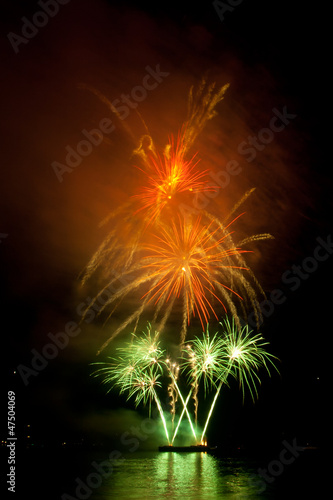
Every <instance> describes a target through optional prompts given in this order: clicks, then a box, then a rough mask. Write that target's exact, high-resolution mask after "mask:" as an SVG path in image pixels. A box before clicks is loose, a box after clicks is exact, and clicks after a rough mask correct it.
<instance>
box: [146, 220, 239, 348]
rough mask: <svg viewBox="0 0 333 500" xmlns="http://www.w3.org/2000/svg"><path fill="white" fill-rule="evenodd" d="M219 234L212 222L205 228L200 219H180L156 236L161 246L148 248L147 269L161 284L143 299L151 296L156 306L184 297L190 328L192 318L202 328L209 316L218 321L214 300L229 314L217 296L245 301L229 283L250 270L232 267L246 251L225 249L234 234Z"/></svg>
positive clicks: (233, 247)
mask: <svg viewBox="0 0 333 500" xmlns="http://www.w3.org/2000/svg"><path fill="white" fill-rule="evenodd" d="M218 232H219V230H218V227H216V228H215V229H212V222H211V223H210V224H209V225H208V226H206V225H202V224H201V217H198V218H197V220H196V221H195V222H194V223H193V224H192V223H189V222H186V221H185V220H181V219H180V218H179V221H178V224H176V223H175V222H174V221H172V222H171V224H170V226H164V227H162V228H161V236H157V240H158V244H157V245H149V246H147V247H146V248H147V249H148V250H149V251H150V252H151V253H150V255H148V256H147V257H146V259H147V261H148V263H147V264H146V265H145V267H146V268H149V269H151V270H152V274H151V275H150V276H151V278H152V279H154V278H155V277H158V281H157V283H156V284H155V285H154V286H153V288H150V290H149V292H147V293H146V294H145V295H144V297H146V296H149V302H150V301H155V304H157V303H158V302H159V301H162V302H168V301H169V300H170V298H171V297H172V296H175V297H177V298H178V297H179V296H180V295H183V302H184V312H186V317H187V324H189V323H190V318H191V316H192V315H193V316H195V315H196V314H197V315H198V317H199V319H200V322H201V325H202V327H203V328H204V322H206V323H207V322H208V319H209V317H210V313H213V314H214V316H215V317H216V319H218V315H217V313H216V311H215V309H214V307H213V301H214V299H215V301H216V302H217V303H219V304H220V305H222V307H223V309H224V311H225V312H226V311H227V309H226V307H225V304H224V302H223V300H221V298H220V297H219V296H218V295H217V294H219V295H220V296H224V297H225V296H226V293H225V292H226V291H228V292H231V293H232V294H234V295H235V296H237V297H238V298H239V299H241V300H242V297H241V296H240V295H239V294H238V293H237V292H235V291H234V290H232V289H231V288H230V286H228V285H227V284H226V283H228V284H229V283H230V282H231V281H232V280H231V279H230V276H229V275H230V273H231V274H232V275H233V276H235V275H236V274H237V273H236V271H235V270H247V267H244V266H239V265H235V264H234V263H232V257H233V256H236V255H237V256H239V255H240V254H241V253H245V252H246V250H242V249H240V248H237V247H236V246H232V247H231V248H225V245H224V244H225V242H226V241H227V240H228V238H229V237H230V234H231V233H225V234H223V235H221V234H218ZM223 280H224V282H222V281H223ZM182 340H184V339H182Z"/></svg>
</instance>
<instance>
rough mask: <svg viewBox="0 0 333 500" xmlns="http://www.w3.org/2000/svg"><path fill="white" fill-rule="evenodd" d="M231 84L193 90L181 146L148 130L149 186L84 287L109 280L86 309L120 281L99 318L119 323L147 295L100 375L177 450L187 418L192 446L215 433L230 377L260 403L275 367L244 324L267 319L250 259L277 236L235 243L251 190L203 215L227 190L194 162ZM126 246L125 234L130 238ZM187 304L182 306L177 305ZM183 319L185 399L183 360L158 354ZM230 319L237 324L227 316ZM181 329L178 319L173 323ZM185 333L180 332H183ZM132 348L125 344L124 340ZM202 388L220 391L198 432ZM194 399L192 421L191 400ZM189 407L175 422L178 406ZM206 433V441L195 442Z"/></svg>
mask: <svg viewBox="0 0 333 500" xmlns="http://www.w3.org/2000/svg"><path fill="white" fill-rule="evenodd" d="M228 87H229V85H224V86H223V87H221V88H220V89H218V88H216V85H215V83H212V84H208V83H207V82H206V81H205V80H202V81H201V84H200V85H199V88H198V89H197V91H195V90H194V88H193V87H192V88H191V89H190V92H189V98H188V117H187V120H186V121H185V123H184V124H183V125H182V126H181V127H180V130H179V133H178V137H177V139H175V138H173V137H171V138H170V140H169V142H168V144H167V145H166V146H165V148H164V150H163V151H162V152H159V151H158V150H157V148H156V146H155V143H154V140H153V136H152V135H151V134H150V133H149V129H148V127H147V125H146V124H145V123H144V121H143V119H142V117H141V116H140V119H141V121H142V122H143V123H144V126H145V129H146V131H147V133H146V134H145V135H144V136H143V137H141V138H140V139H139V140H138V143H139V146H138V147H137V149H135V151H134V156H135V157H136V158H138V159H139V160H141V166H140V167H138V168H139V169H140V171H141V172H142V174H143V182H145V184H144V185H143V186H142V187H141V188H139V190H138V193H135V194H133V195H132V197H130V199H129V200H126V201H125V203H124V204H123V205H122V206H120V207H119V208H118V209H116V210H115V211H114V212H113V213H111V214H110V215H109V217H108V218H107V223H108V224H110V225H111V227H112V229H111V231H110V232H109V233H108V234H107V236H106V238H105V240H104V241H103V242H102V244H101V245H100V247H99V248H98V250H97V251H96V253H95V254H94V255H93V257H92V259H91V260H90V262H89V263H88V265H87V268H86V270H85V272H84V274H83V277H82V284H83V285H86V284H87V282H89V280H90V278H92V277H94V276H95V274H98V275H99V277H100V279H101V280H102V281H103V282H104V284H103V286H102V288H101V289H100V290H99V291H98V293H97V294H96V296H95V298H94V299H93V300H92V302H91V303H90V304H89V306H88V308H87V309H86V311H85V313H84V314H83V320H84V318H85V314H87V312H88V310H89V309H90V308H91V307H92V306H93V305H94V304H95V303H96V302H97V301H98V300H99V298H100V296H102V295H103V294H105V293H106V291H107V290H108V289H109V288H110V287H112V285H113V284H114V282H115V281H119V280H121V282H122V286H121V287H120V288H119V289H118V291H117V292H116V293H114V294H111V295H110V296H109V298H108V299H107V300H106V301H104V304H103V306H102V307H101V309H100V312H103V311H106V313H107V318H106V323H107V321H108V319H109V318H110V317H111V315H112V313H113V312H114V310H115V309H116V308H117V305H118V304H119V303H121V302H122V301H124V300H125V301H126V299H127V298H128V297H129V296H130V295H131V293H133V292H134V291H137V290H139V292H140V299H139V300H137V306H136V307H134V310H133V311H130V312H129V314H128V316H127V318H126V319H125V320H124V321H123V322H122V323H121V324H120V325H119V326H118V328H116V329H115V330H114V331H113V332H112V334H111V336H110V337H109V338H108V339H107V340H106V341H105V342H104V343H103V345H102V346H101V348H100V350H99V353H100V352H101V351H103V350H104V349H105V348H106V347H107V346H108V345H109V344H110V341H112V340H113V339H114V338H115V337H117V336H118V335H119V334H120V333H124V331H126V329H127V330H128V329H129V328H131V341H130V342H127V343H125V344H124V347H119V348H118V354H119V355H118V357H117V358H114V359H113V360H112V362H111V363H107V364H106V365H105V364H103V363H101V364H102V365H103V366H102V367H100V368H99V369H98V370H97V372H96V373H97V375H102V376H103V383H104V384H107V385H108V390H110V389H111V388H112V387H118V389H119V392H120V394H123V393H127V395H128V398H134V402H135V405H136V406H138V405H139V403H143V404H147V403H149V414H151V406H152V403H153V402H154V403H155V404H156V407H157V409H158V412H159V415H160V418H161V420H162V423H163V428H164V431H165V438H166V441H167V443H168V444H169V445H172V444H173V443H174V440H175V438H176V436H177V432H178V430H179V428H180V425H181V421H182V419H183V417H184V415H186V417H187V420H188V423H189V425H190V428H191V431H192V435H193V436H192V437H193V438H194V442H195V443H196V444H198V443H201V444H203V443H205V442H206V441H205V434H206V431H207V427H208V424H209V421H210V418H211V415H212V412H213V409H214V406H215V403H216V400H217V397H218V395H219V393H220V390H221V388H222V386H223V385H225V384H227V380H228V378H229V376H230V377H234V378H236V379H237V380H238V381H239V385H240V387H241V389H242V391H243V397H244V394H245V388H246V387H247V388H248V389H249V392H250V394H251V396H252V399H254V398H255V396H258V391H257V383H260V378H259V375H258V373H257V372H258V370H259V368H260V367H262V366H264V367H265V368H266V369H267V371H268V373H270V372H269V369H268V362H270V363H271V364H273V366H274V367H275V365H274V363H273V362H272V357H273V356H272V355H270V354H269V353H267V352H266V350H265V349H264V346H265V345H266V344H267V342H264V341H263V338H262V336H261V334H253V332H252V330H249V327H248V325H246V326H244V325H242V324H241V322H242V321H243V320H242V317H246V316H247V315H248V314H249V312H252V313H253V314H254V317H255V318H256V320H257V323H258V324H259V322H260V321H261V319H262V318H261V313H260V307H259V302H258V294H261V295H262V296H263V295H264V293H263V290H262V289H261V287H260V285H259V283H258V281H257V280H256V278H255V276H254V274H253V273H252V271H251V270H250V268H249V267H248V266H247V264H246V260H245V255H244V254H246V253H248V252H250V250H248V246H250V243H251V241H258V240H264V239H270V238H272V237H271V236H270V235H269V234H267V233H264V234H257V235H254V236H249V237H247V238H246V239H243V241H238V242H237V243H236V242H235V241H234V240H235V237H234V234H235V235H237V221H238V219H239V218H240V217H241V216H242V215H243V214H244V213H242V212H240V208H243V207H242V206H243V204H244V203H246V200H247V198H248V197H249V196H250V195H251V193H252V192H253V189H251V190H250V191H248V192H246V193H245V194H244V195H243V197H242V198H241V199H240V200H237V203H236V204H235V205H234V207H232V208H231V209H230V210H229V212H228V213H225V214H220V217H217V216H216V215H214V214H212V213H210V212H209V210H208V209H206V208H205V209H202V210H199V209H198V203H197V195H198V194H201V195H205V194H207V193H211V192H213V193H215V192H217V191H218V190H219V188H220V186H218V185H216V184H213V183H211V182H210V181H209V180H208V179H207V171H206V170H201V169H200V155H199V153H198V152H196V153H195V154H194V155H193V156H191V149H192V148H193V146H194V145H195V141H196V138H197V136H198V135H199V134H200V133H203V129H204V127H205V124H206V122H207V121H209V120H211V119H212V118H214V116H215V114H216V112H217V111H216V109H215V108H216V106H217V105H218V103H220V101H222V99H223V98H224V97H225V92H226V90H227V89H228ZM93 93H94V94H96V95H97V96H98V97H100V99H101V100H102V101H103V102H104V103H105V104H107V105H108V107H109V109H111V110H112V111H113V106H112V104H111V103H110V102H109V101H108V99H107V98H106V97H104V96H102V95H101V94H100V93H99V92H95V91H93ZM120 225H121V226H123V225H125V226H127V229H126V234H127V238H126V242H125V245H124V240H123V238H121V239H119V237H118V235H119V234H123V231H122V228H121V227H120ZM179 303H180V304H181V307H180V308H179ZM174 311H176V313H175V314H176V316H178V317H179V319H180V321H178V331H179V339H178V342H179V349H180V351H183V354H184V352H185V353H186V355H187V357H185V359H184V356H182V367H183V371H184V370H185V371H187V372H188V382H189V387H190V389H189V390H188V391H187V394H186V396H185V397H184V396H183V394H182V392H181V390H180V388H179V385H178V377H179V372H180V366H179V364H178V362H179V361H176V362H172V361H171V360H170V359H167V358H165V357H164V358H163V355H164V351H163V350H161V348H160V342H161V339H162V338H163V337H162V335H163V330H164V328H165V326H166V324H167V322H168V320H169V318H170V317H172V316H174ZM144 313H150V314H152V320H151V321H152V324H153V325H154V327H156V330H155V333H154V335H153V334H152V331H151V325H150V324H149V326H148V331H147V333H144V334H143V335H140V334H138V333H137V331H138V329H139V325H140V320H141V319H142V316H143V314H144ZM228 314H229V315H230V316H231V317H232V320H231V322H230V321H229V320H228V316H227V315H228ZM211 318H213V320H215V322H218V321H219V320H221V319H222V318H224V319H222V323H221V322H220V326H222V331H221V332H219V333H216V334H215V335H214V337H213V338H210V334H209V327H208V323H209V321H210V320H211ZM196 322H199V324H200V326H201V329H202V331H203V332H205V333H204V334H203V338H202V339H199V338H198V337H197V338H196V339H195V340H194V341H193V342H192V343H190V344H188V343H186V339H187V335H188V330H189V328H190V326H191V324H192V323H196ZM175 324H177V322H176V323H175ZM176 328H177V326H176ZM124 342H126V341H124ZM165 370H166V371H167V373H168V374H169V377H170V379H171V381H170V382H169V384H168V385H167V386H168V394H169V398H170V415H171V426H172V431H171V430H170V425H169V430H168V423H167V421H166V417H165V415H164V410H163V408H162V404H161V400H160V397H159V396H158V391H159V390H160V389H161V388H162V385H163V384H162V381H163V378H164V382H165V376H164V377H163V372H164V371H165ZM201 379H203V381H204V390H205V394H206V393H207V392H208V391H209V389H212V388H214V389H215V395H214V398H213V400H212V403H211V406H210V407H209V410H208V414H207V418H206V421H205V422H204V424H203V427H202V430H201V431H199V430H198V405H199V385H200V381H201ZM191 398H192V400H193V410H194V411H193V413H194V422H192V419H191V416H190V411H189V402H190V400H191ZM179 402H181V406H182V408H181V409H180V415H179V416H178V422H176V414H177V408H179ZM198 432H200V434H201V437H200V439H199V436H198V435H197V434H198Z"/></svg>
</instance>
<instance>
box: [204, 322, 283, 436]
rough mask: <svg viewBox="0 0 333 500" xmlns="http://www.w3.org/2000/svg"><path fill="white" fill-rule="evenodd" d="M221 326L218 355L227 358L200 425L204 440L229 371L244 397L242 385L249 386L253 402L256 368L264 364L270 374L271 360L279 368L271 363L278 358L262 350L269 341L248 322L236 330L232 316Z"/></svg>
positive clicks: (255, 395)
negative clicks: (205, 417)
mask: <svg viewBox="0 0 333 500" xmlns="http://www.w3.org/2000/svg"><path fill="white" fill-rule="evenodd" d="M220 325H221V326H222V328H223V330H224V335H223V337H222V340H223V344H222V346H221V356H222V358H224V360H227V367H226V368H225V369H224V370H222V371H221V372H220V375H219V377H218V378H219V385H218V387H217V390H216V393H215V396H214V399H213V402H212V405H211V407H210V410H209V413H208V416H207V419H206V422H205V425H204V428H203V432H202V436H201V441H202V440H203V439H204V436H205V432H206V430H207V427H208V423H209V421H210V418H211V415H212V413H213V409H214V406H215V403H216V401H217V398H218V395H219V393H220V391H221V388H222V386H223V384H224V383H226V381H227V378H228V376H229V374H231V375H232V376H233V377H234V378H236V379H238V381H239V385H240V388H241V389H242V393H243V400H244V397H245V388H248V390H249V392H250V394H251V397H252V400H253V401H254V400H255V397H258V390H257V383H259V384H260V378H259V376H258V373H257V372H258V370H259V368H261V367H264V368H265V369H266V371H267V372H268V374H269V376H270V371H269V367H268V363H270V364H271V365H272V367H273V368H274V369H275V370H277V371H278V369H277V367H276V366H275V364H274V362H273V359H277V358H276V357H275V356H273V355H272V354H270V353H268V352H267V351H266V350H265V348H264V346H266V345H268V342H264V339H263V337H262V336H261V334H253V331H252V330H250V329H249V326H248V325H246V326H244V327H243V328H242V329H241V330H239V329H238V326H237V325H236V323H235V321H234V319H233V320H232V322H231V323H230V321H229V320H228V319H227V318H226V319H225V320H224V321H223V322H221V323H220ZM224 366H225V362H224Z"/></svg>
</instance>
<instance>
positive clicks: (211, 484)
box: [96, 452, 260, 500]
mask: <svg viewBox="0 0 333 500" xmlns="http://www.w3.org/2000/svg"><path fill="white" fill-rule="evenodd" d="M253 474H255V468H254V467H251V466H250V465H249V463H247V462H245V461H241V460H234V459H218V458H216V457H214V456H212V455H209V454H207V453H168V452H165V453H163V452H162V453H152V454H150V455H149V454H142V455H138V456H136V454H133V455H129V456H127V457H126V459H125V460H124V461H123V463H122V464H120V465H119V466H117V467H115V468H114V471H113V474H112V475H111V476H110V477H109V478H108V479H107V481H106V484H105V487H104V488H102V490H103V491H101V490H100V491H99V494H98V495H96V498H99V499H103V500H104V499H105V500H106V499H107V500H110V499H111V498H117V499H119V500H120V499H127V500H130V499H140V500H142V499H166V498H170V499H183V500H189V499H191V500H192V499H193V500H194V499H195V500H200V499H202V500H206V499H207V500H208V499H215V498H216V499H220V498H228V499H239V498H258V497H259V496H260V495H258V488H257V485H256V482H255V481H253V479H252V475H253ZM96 493H97V492H96Z"/></svg>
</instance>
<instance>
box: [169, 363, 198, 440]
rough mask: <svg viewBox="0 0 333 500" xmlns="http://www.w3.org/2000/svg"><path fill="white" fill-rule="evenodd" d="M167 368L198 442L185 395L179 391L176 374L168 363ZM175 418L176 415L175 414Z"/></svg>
mask: <svg viewBox="0 0 333 500" xmlns="http://www.w3.org/2000/svg"><path fill="white" fill-rule="evenodd" d="M167 366H168V368H169V374H170V377H171V378H172V381H173V384H174V386H175V388H176V390H177V393H178V395H179V397H180V399H181V402H182V403H183V409H184V411H185V412H186V416H187V418H188V421H189V423H190V427H191V430H192V433H193V436H194V439H195V440H197V436H196V434H195V430H194V428H193V424H192V420H191V417H190V414H189V412H188V409H187V403H185V401H184V398H183V395H182V393H181V392H180V389H179V386H178V384H177V380H176V377H175V376H174V374H173V371H172V368H171V367H170V365H169V364H168V363H167ZM176 369H177V371H178V369H179V367H178V366H177V367H176ZM173 417H174V414H173ZM179 423H180V422H179ZM178 426H179V425H178ZM175 434H176V432H175Z"/></svg>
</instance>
